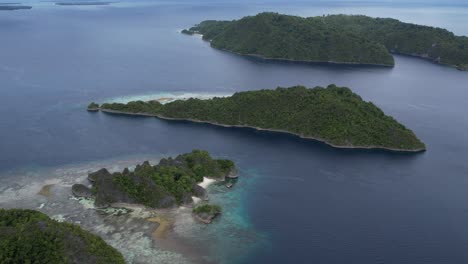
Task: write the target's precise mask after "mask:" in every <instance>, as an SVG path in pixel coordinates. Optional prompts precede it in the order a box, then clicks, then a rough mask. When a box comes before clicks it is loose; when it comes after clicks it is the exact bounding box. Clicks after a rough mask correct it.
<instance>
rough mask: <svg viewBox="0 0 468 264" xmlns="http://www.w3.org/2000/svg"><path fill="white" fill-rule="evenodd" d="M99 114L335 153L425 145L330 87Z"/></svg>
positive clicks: (134, 105) (142, 105) (140, 105)
mask: <svg viewBox="0 0 468 264" xmlns="http://www.w3.org/2000/svg"><path fill="white" fill-rule="evenodd" d="M101 109H102V110H104V111H106V110H112V111H119V112H123V113H127V112H128V113H137V114H138V113H139V114H151V115H155V116H159V117H161V118H175V119H184V120H194V121H203V122H209V123H215V124H222V125H230V126H246V127H255V128H261V129H269V130H281V131H285V132H289V133H293V134H296V135H299V136H302V137H306V138H315V139H318V140H321V141H325V142H326V143H328V144H331V145H334V146H337V147H364V148H367V147H370V148H387V149H394V150H406V151H421V150H424V149H425V145H424V143H422V142H421V141H420V140H419V139H418V138H417V137H416V136H415V134H414V133H413V132H412V131H411V130H409V129H407V128H406V127H405V126H404V125H402V124H400V123H398V122H397V121H396V120H395V119H393V118H392V117H390V116H388V115H385V114H384V113H383V112H382V110H380V109H379V108H378V107H377V106H375V105H374V104H373V103H371V102H365V101H363V100H362V98H361V97H360V96H358V95H357V94H355V93H353V92H352V91H351V90H350V89H349V88H346V87H337V86H335V85H329V86H328V87H327V88H322V87H316V88H314V89H309V88H306V87H303V86H296V87H291V88H281V87H279V88H277V89H276V90H257V91H247V92H238V93H235V94H234V95H232V96H230V97H223V98H213V99H209V100H201V99H193V98H192V99H189V100H186V101H183V100H179V101H174V102H171V103H168V104H165V105H163V104H160V103H158V102H142V101H137V102H130V103H128V104H118V103H114V104H103V105H102V106H101Z"/></svg>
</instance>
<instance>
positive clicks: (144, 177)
mask: <svg viewBox="0 0 468 264" xmlns="http://www.w3.org/2000/svg"><path fill="white" fill-rule="evenodd" d="M234 170H235V166H234V162H232V161H230V160H225V159H213V158H212V157H211V156H210V155H209V153H208V152H207V151H202V150H194V151H192V152H190V153H186V154H182V155H179V156H177V157H176V158H164V159H161V161H160V162H159V164H157V165H155V166H152V165H150V164H149V162H144V163H143V164H141V165H137V166H136V168H135V170H134V171H130V170H128V169H125V170H124V171H123V172H116V173H112V174H110V173H109V172H107V170H105V169H102V170H99V171H97V172H95V173H92V174H90V176H91V178H92V180H93V182H94V183H93V192H94V193H95V194H96V203H97V205H99V206H106V205H109V204H112V203H118V202H125V203H138V204H143V205H145V206H148V207H152V208H167V207H173V206H176V205H180V204H187V203H190V202H192V196H197V197H200V198H203V196H204V195H205V192H204V190H203V188H201V187H200V186H198V185H197V184H196V183H199V182H202V181H203V177H210V178H218V179H223V177H224V176H227V175H228V174H230V173H232V172H233V171H234Z"/></svg>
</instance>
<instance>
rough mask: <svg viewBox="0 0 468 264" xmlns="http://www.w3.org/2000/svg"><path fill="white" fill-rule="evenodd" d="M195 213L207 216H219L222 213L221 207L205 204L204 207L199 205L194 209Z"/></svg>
mask: <svg viewBox="0 0 468 264" xmlns="http://www.w3.org/2000/svg"><path fill="white" fill-rule="evenodd" d="M193 212H194V213H195V214H203V213H205V214H211V215H217V214H220V213H221V207H220V206H219V205H211V204H204V205H199V206H197V207H195V208H193Z"/></svg>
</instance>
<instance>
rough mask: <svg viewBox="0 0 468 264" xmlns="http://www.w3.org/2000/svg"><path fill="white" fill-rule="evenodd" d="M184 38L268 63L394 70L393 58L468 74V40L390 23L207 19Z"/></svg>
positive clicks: (272, 16) (266, 16) (344, 18)
mask: <svg viewBox="0 0 468 264" xmlns="http://www.w3.org/2000/svg"><path fill="white" fill-rule="evenodd" d="M182 33H184V34H189V35H193V34H202V35H203V39H205V40H208V41H210V43H211V46H212V47H213V48H217V49H220V50H226V51H230V52H234V53H237V54H240V55H250V56H256V57H261V58H264V59H274V60H289V61H302V62H326V63H338V64H367V65H383V66H393V65H394V59H393V56H392V55H391V53H394V54H403V55H410V56H416V57H420V58H424V59H428V60H431V61H433V62H435V63H439V64H444V65H448V66H452V67H456V68H458V69H459V70H468V37H465V36H456V35H455V34H453V33H452V32H450V31H448V30H445V29H441V28H435V27H429V26H422V25H415V24H410V23H404V22H401V21H399V20H396V19H391V18H372V17H368V16H363V15H328V16H317V17H308V18H303V17H298V16H289V15H281V14H277V13H260V14H258V15H256V16H248V17H244V18H242V19H239V20H232V21H216V20H206V21H203V22H201V23H200V24H198V25H195V26H194V27H192V28H190V29H185V30H183V31H182Z"/></svg>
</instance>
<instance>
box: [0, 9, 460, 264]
mask: <svg viewBox="0 0 468 264" xmlns="http://www.w3.org/2000/svg"><path fill="white" fill-rule="evenodd" d="M33 5H34V8H33V9H32V10H29V11H24V10H23V11H15V12H0V34H1V35H2V36H3V37H2V41H1V43H0V47H1V48H0V84H1V86H0V98H2V99H3V100H2V103H1V104H0V113H2V118H1V119H0V136H1V137H0V171H2V172H1V173H0V175H1V176H0V206H2V207H24V208H35V209H39V210H41V211H44V212H46V213H47V214H49V215H51V216H53V217H56V218H57V219H64V220H66V221H71V222H79V223H80V224H81V225H82V226H83V227H84V228H86V229H89V230H91V231H93V232H95V233H97V234H99V235H101V236H103V237H104V238H105V239H106V240H107V241H109V242H110V243H111V244H112V245H113V246H115V247H116V248H118V249H119V250H121V251H122V252H123V253H124V254H125V255H126V256H127V259H128V260H129V262H131V263H142V262H143V263H152V262H155V261H159V262H161V263H178V262H184V261H188V262H190V261H192V262H200V263H205V262H208V263H209V262H210V261H212V262H215V263H216V262H223V263H235V262H240V263H311V262H312V263H349V262H351V263H408V264H415V263H424V264H426V263H437V264H438V263H464V262H466V260H467V259H468V255H467V251H466V248H467V245H468V229H466V223H467V222H468V214H467V212H468V207H467V204H466V201H467V200H468V192H466V190H467V189H468V178H467V177H468V165H467V163H466V157H467V156H468V152H467V150H468V143H467V141H466V131H467V130H468V119H466V116H465V112H466V105H468V92H467V90H466V87H468V75H467V74H468V73H467V72H459V71H456V70H454V69H451V68H447V67H442V66H439V65H435V64H432V63H430V62H428V61H424V60H419V59H414V58H408V57H403V56H396V57H395V60H396V66H395V68H393V69H382V68H372V67H349V66H327V65H302V64H292V63H270V62H265V61H261V60H255V59H248V58H243V57H239V56H235V55H232V54H229V53H225V52H221V51H218V50H214V49H211V48H210V47H209V44H208V43H206V42H204V41H202V40H200V39H199V38H194V37H190V36H185V35H182V34H180V33H179V31H180V29H182V28H186V27H189V26H191V25H193V24H195V23H198V22H199V21H201V20H204V19H235V18H239V17H242V16H245V15H252V14H255V13H257V12H261V11H278V12H283V13H289V14H297V15H307V16H311V15H322V14H328V13H360V14H367V15H372V16H381V17H388V16H391V17H395V18H399V19H402V20H404V21H408V22H415V23H420V24H427V25H433V26H441V27H445V28H447V29H449V30H452V31H454V32H455V33H457V34H465V35H468V28H467V27H466V26H465V25H467V24H468V8H467V7H466V4H465V3H461V2H460V3H458V4H456V5H454V4H452V5H449V4H446V3H445V4H434V5H428V4H426V3H424V4H406V3H401V2H400V3H396V2H389V3H386V4H382V3H377V4H376V3H375V2H323V1H322V2H308V1H307V2H295V3H291V2H280V1H274V2H273V1H271V2H269V1H265V2H253V3H252V2H250V1H249V2H246V1H245V2H219V1H216V2H214V1H211V2H208V1H203V2H197V3H193V2H191V1H185V2H160V1H158V2H155V1H146V2H129V1H126V2H120V3H118V4H113V5H110V6H100V7H56V6H53V5H51V4H50V3H45V2H40V3H39V2H36V3H33ZM330 83H336V84H337V85H343V86H349V87H351V88H352V90H353V91H355V92H357V93H358V94H360V95H361V96H362V97H363V98H364V99H365V100H369V101H372V102H374V103H375V104H376V105H378V106H379V107H380V108H382V109H383V110H384V111H385V113H387V114H390V115H392V116H394V117H395V118H396V119H398V120H399V121H400V122H402V123H403V124H405V125H406V126H407V127H409V128H411V129H412V130H413V131H415V133H416V134H417V135H418V136H419V137H420V138H421V139H422V140H423V141H424V142H425V143H426V144H427V146H428V151H427V152H426V153H423V154H420V155H401V154H392V153H385V152H378V151H377V152H374V151H354V150H336V149H332V148H330V147H327V146H324V145H323V144H320V143H317V142H311V141H305V140H299V139H297V138H294V137H290V136H286V135H278V134H275V133H264V132H258V131H252V130H249V129H226V128H218V127H212V126H206V125H200V124H190V123H186V122H168V121H162V120H157V119H155V118H131V117H121V116H111V115H105V114H102V113H88V112H86V111H85V109H84V107H85V106H86V105H87V104H88V103H89V102H90V101H98V102H104V101H108V100H109V101H127V100H132V99H135V98H141V99H148V98H152V97H166V96H167V97H177V96H179V97H186V96H190V95H197V96H198V95H203V96H212V95H229V94H232V93H234V92H236V91H243V90H252V89H261V88H275V87H277V86H292V85H297V84H302V85H306V86H309V87H314V86H316V85H322V86H324V85H328V84H330ZM192 149H206V150H208V151H210V153H212V154H213V155H214V156H215V157H225V158H230V159H233V160H234V161H235V162H236V163H237V164H238V167H239V169H240V170H241V178H240V179H239V182H238V184H237V185H236V186H235V187H234V188H233V189H232V190H227V189H226V188H225V187H224V186H222V185H220V186H211V187H210V193H211V199H212V201H214V202H217V203H220V204H222V205H223V207H224V208H225V212H224V214H223V216H221V218H220V219H218V220H216V221H215V223H213V224H212V225H210V226H201V225H199V224H197V223H195V222H194V221H193V219H192V218H191V216H190V209H181V211H180V212H179V213H180V214H179V215H180V217H179V218H177V220H178V222H177V223H176V224H175V227H174V232H173V234H174V236H173V237H169V238H168V239H167V241H165V242H160V241H159V242H158V241H154V240H153V239H152V238H151V231H152V230H153V229H154V228H155V225H154V224H152V223H148V222H145V221H144V220H142V217H141V215H139V217H132V218H131V219H130V220H129V221H128V222H127V220H128V219H127V218H125V217H122V218H121V217H108V216H105V215H104V216H103V215H101V214H98V213H97V212H96V211H94V210H84V208H83V206H82V205H81V204H80V203H78V202H77V201H75V200H70V199H68V198H69V195H70V187H71V184H73V183H76V182H81V181H85V178H86V174H87V173H88V172H89V171H92V170H96V169H99V168H101V167H108V168H111V169H112V170H118V169H122V168H123V167H125V166H131V165H134V164H137V163H141V162H142V161H144V160H150V161H152V162H156V161H157V160H158V159H159V158H160V157H163V156H170V155H176V154H178V153H184V152H188V151H191V150H192ZM44 184H55V187H54V188H53V189H52V190H53V197H52V198H50V199H46V198H45V197H42V196H38V195H37V192H38V191H39V190H40V188H41V187H42V186H43V185H44ZM185 216H186V217H185ZM120 228H121V229H120ZM187 238H188V239H187ZM171 239H172V240H171ZM173 241H175V242H176V243H175V244H174V243H172V242H173ZM185 241H187V242H185ZM171 243H172V244H171Z"/></svg>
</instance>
